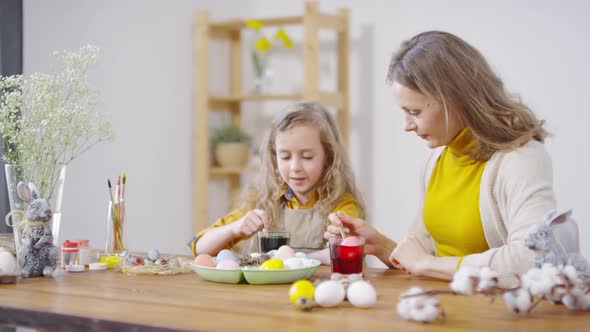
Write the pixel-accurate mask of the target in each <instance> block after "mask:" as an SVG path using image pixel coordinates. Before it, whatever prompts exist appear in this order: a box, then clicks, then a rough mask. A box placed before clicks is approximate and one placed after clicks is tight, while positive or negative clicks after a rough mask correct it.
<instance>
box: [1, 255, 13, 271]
mask: <svg viewBox="0 0 590 332" xmlns="http://www.w3.org/2000/svg"><path fill="white" fill-rule="evenodd" d="M0 272H3V273H13V272H16V258H15V257H14V255H12V253H10V252H7V251H2V252H0Z"/></svg>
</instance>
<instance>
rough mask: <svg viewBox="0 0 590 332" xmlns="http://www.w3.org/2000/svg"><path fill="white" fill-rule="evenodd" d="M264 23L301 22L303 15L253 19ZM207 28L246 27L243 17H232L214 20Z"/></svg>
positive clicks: (291, 23)
mask: <svg viewBox="0 0 590 332" xmlns="http://www.w3.org/2000/svg"><path fill="white" fill-rule="evenodd" d="M255 20H257V21H260V22H262V23H263V24H264V27H272V26H284V25H294V24H301V23H303V16H283V17H269V18H257V19H255ZM209 28H210V29H212V30H216V31H227V30H241V29H244V28H247V25H246V21H245V20H243V19H233V20H229V21H222V22H215V23H211V24H209Z"/></svg>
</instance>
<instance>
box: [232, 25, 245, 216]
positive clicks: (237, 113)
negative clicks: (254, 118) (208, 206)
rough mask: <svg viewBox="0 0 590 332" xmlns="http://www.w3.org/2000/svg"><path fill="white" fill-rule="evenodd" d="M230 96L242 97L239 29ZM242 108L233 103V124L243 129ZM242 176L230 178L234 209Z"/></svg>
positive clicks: (234, 39) (234, 44)
mask: <svg viewBox="0 0 590 332" xmlns="http://www.w3.org/2000/svg"><path fill="white" fill-rule="evenodd" d="M230 52H231V55H230V56H231V60H230V61H231V63H230V95H231V96H240V97H241V96H242V34H241V31H240V30H239V29H237V30H234V31H232V32H231V33H230ZM241 107H242V103H240V102H237V103H232V104H231V105H230V111H231V123H232V126H234V127H236V128H240V127H241V125H242V124H241V116H242V112H241ZM240 179H241V175H240V174H231V175H230V176H229V185H230V200H231V206H232V209H233V208H235V207H236V206H237V205H238V201H239V199H240V182H241V181H240Z"/></svg>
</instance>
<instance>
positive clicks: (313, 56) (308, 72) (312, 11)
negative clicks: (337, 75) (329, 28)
mask: <svg viewBox="0 0 590 332" xmlns="http://www.w3.org/2000/svg"><path fill="white" fill-rule="evenodd" d="M303 30H304V41H303V64H304V67H305V68H304V76H303V80H304V82H303V99H305V100H318V99H319V84H320V78H319V57H318V53H319V49H320V43H319V26H318V3H317V2H306V3H305V13H304V14H303Z"/></svg>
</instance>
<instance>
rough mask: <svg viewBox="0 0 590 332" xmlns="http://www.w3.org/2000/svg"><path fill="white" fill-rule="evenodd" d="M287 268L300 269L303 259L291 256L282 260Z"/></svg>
mask: <svg viewBox="0 0 590 332" xmlns="http://www.w3.org/2000/svg"><path fill="white" fill-rule="evenodd" d="M283 263H284V264H285V267H286V268H287V269H301V268H303V259H301V258H298V257H291V258H288V259H286V260H284V261H283Z"/></svg>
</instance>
